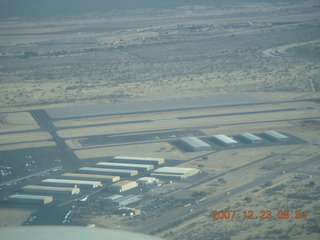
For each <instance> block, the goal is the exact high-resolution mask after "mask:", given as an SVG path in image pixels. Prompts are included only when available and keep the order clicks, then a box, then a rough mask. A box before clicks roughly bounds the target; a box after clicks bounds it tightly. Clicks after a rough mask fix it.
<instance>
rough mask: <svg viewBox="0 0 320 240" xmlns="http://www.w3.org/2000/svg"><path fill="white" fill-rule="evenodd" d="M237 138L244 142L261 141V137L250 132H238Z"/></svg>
mask: <svg viewBox="0 0 320 240" xmlns="http://www.w3.org/2000/svg"><path fill="white" fill-rule="evenodd" d="M238 136H239V138H240V139H242V140H244V141H246V142H249V143H259V142H262V141H263V139H262V138H260V137H258V136H256V135H254V134H252V133H240V134H239V135H238Z"/></svg>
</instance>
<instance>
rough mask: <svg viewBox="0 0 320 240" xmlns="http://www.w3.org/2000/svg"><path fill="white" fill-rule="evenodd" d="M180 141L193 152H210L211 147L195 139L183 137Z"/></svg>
mask: <svg viewBox="0 0 320 240" xmlns="http://www.w3.org/2000/svg"><path fill="white" fill-rule="evenodd" d="M181 141H182V143H183V144H184V145H186V146H188V147H189V148H191V149H192V150H193V151H205V150H211V145H209V144H208V143H206V142H204V141H202V140H201V139H199V138H197V137H184V138H181Z"/></svg>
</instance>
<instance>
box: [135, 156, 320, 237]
mask: <svg viewBox="0 0 320 240" xmlns="http://www.w3.org/2000/svg"><path fill="white" fill-rule="evenodd" d="M315 162H319V163H320V154H318V155H316V156H313V157H310V158H308V159H306V160H304V161H301V162H299V163H293V164H290V165H288V166H286V167H284V168H282V169H280V170H277V171H273V172H272V173H269V174H266V175H263V176H261V177H259V178H257V179H254V180H253V181H251V182H249V183H247V184H244V185H242V186H239V187H236V188H234V189H231V190H230V191H229V192H230V194H229V195H226V194H219V195H217V196H216V197H214V198H207V199H205V200H204V201H202V202H199V204H196V205H193V206H192V209H193V211H192V212H190V208H178V209H176V210H171V211H170V212H169V213H167V214H165V215H163V216H162V217H159V218H156V219H148V223H147V224H145V225H144V226H142V227H139V228H137V229H136V232H143V233H151V232H153V231H155V230H157V229H159V228H161V227H163V226H166V225H168V224H169V223H173V222H175V221H177V220H179V219H182V218H185V217H187V216H189V215H193V214H196V213H197V212H201V211H203V209H208V208H211V209H212V210H211V211H213V210H219V209H214V206H215V205H217V204H220V203H223V202H226V201H227V200H228V199H229V198H231V197H233V196H236V195H239V194H240V193H242V192H245V191H248V190H250V189H252V188H253V187H256V186H259V185H261V184H264V183H265V182H267V181H271V180H274V179H275V178H277V177H279V176H282V175H283V171H285V172H286V173H289V172H293V171H295V170H296V169H298V168H301V167H307V166H308V165H309V164H313V163H315Z"/></svg>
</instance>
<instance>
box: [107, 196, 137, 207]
mask: <svg viewBox="0 0 320 240" xmlns="http://www.w3.org/2000/svg"><path fill="white" fill-rule="evenodd" d="M137 201H139V196H138V195H128V196H119V197H118V198H115V199H112V202H113V203H115V204H117V205H118V206H126V205H129V204H130V203H134V202H137Z"/></svg>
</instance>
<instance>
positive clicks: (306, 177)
mask: <svg viewBox="0 0 320 240" xmlns="http://www.w3.org/2000/svg"><path fill="white" fill-rule="evenodd" d="M294 178H297V179H310V178H312V175H310V174H296V175H295V176H294Z"/></svg>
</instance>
